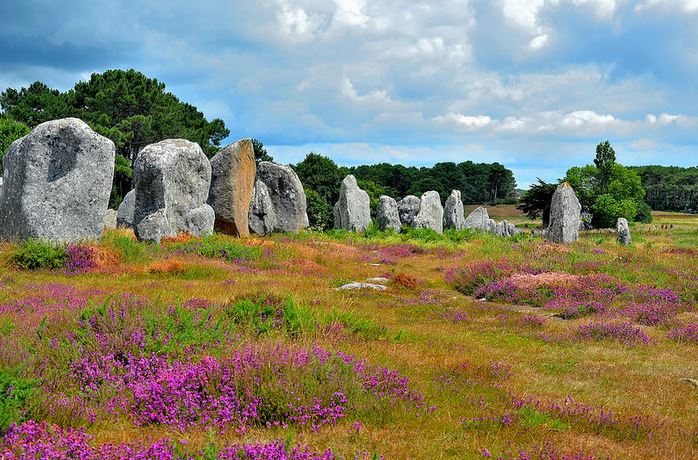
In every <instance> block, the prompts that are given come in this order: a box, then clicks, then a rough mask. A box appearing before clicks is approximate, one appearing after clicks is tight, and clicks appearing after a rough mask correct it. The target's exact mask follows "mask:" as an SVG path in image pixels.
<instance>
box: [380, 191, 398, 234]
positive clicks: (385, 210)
mask: <svg viewBox="0 0 698 460" xmlns="http://www.w3.org/2000/svg"><path fill="white" fill-rule="evenodd" d="M376 220H377V222H378V228H379V229H381V230H388V229H392V230H394V231H395V232H399V231H400V229H402V223H401V222H400V215H399V212H398V208H397V202H396V201H395V200H394V199H393V198H391V197H389V196H386V195H381V197H380V198H379V199H378V210H377V212H376Z"/></svg>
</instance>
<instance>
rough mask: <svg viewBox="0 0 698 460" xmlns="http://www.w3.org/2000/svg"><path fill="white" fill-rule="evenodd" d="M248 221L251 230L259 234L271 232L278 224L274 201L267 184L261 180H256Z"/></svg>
mask: <svg viewBox="0 0 698 460" xmlns="http://www.w3.org/2000/svg"><path fill="white" fill-rule="evenodd" d="M248 223H249V228H250V231H251V232H252V233H254V234H257V235H268V234H270V233H271V232H273V231H274V226H275V225H276V213H275V212H274V203H272V201H271V195H270V194H269V188H268V187H267V184H265V183H264V182H262V181H261V180H258V181H256V182H255V185H254V193H253V194H252V202H251V203H250V210H249V219H248Z"/></svg>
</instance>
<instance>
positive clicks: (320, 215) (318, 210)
mask: <svg viewBox="0 0 698 460" xmlns="http://www.w3.org/2000/svg"><path fill="white" fill-rule="evenodd" d="M305 201H306V205H307V208H308V221H309V223H310V227H311V228H313V229H317V230H324V229H325V228H327V227H329V226H330V225H331V224H332V208H331V207H330V205H329V203H328V202H327V201H325V200H324V199H323V198H322V197H321V196H320V194H319V193H318V192H316V191H315V190H313V189H311V188H306V189H305Z"/></svg>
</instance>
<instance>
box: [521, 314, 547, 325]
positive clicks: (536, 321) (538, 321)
mask: <svg viewBox="0 0 698 460" xmlns="http://www.w3.org/2000/svg"><path fill="white" fill-rule="evenodd" d="M547 322H548V319H547V318H545V317H544V316H540V315H521V318H519V324H521V325H522V326H527V327H532V328H541V327H543V326H545V323H547Z"/></svg>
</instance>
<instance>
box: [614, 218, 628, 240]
mask: <svg viewBox="0 0 698 460" xmlns="http://www.w3.org/2000/svg"><path fill="white" fill-rule="evenodd" d="M616 238H617V239H618V242H619V243H620V244H622V245H623V246H627V245H629V244H630V240H631V238H630V226H629V225H628V219H626V218H625V217H619V218H618V221H617V222H616Z"/></svg>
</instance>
